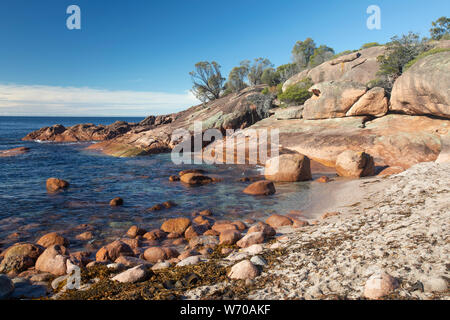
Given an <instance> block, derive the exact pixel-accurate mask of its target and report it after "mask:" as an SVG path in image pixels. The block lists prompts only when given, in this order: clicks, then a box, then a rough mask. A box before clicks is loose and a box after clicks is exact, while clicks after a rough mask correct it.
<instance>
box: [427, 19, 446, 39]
mask: <svg viewBox="0 0 450 320" xmlns="http://www.w3.org/2000/svg"><path fill="white" fill-rule="evenodd" d="M431 25H432V26H433V27H432V28H431V29H430V34H431V38H432V39H433V40H440V39H442V37H444V36H446V35H448V34H450V18H447V17H440V18H439V19H437V20H436V21H433V22H432V23H431Z"/></svg>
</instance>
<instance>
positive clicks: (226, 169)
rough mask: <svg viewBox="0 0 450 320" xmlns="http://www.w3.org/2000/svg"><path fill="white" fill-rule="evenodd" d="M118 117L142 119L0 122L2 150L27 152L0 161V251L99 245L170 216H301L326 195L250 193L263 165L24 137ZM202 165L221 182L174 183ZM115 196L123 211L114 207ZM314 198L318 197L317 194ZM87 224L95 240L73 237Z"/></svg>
mask: <svg viewBox="0 0 450 320" xmlns="http://www.w3.org/2000/svg"><path fill="white" fill-rule="evenodd" d="M117 120H124V121H127V122H139V121H141V120H143V118H124V117H121V118H98V117H96V118H88V117H85V118H80V117H77V118H75V117H0V150H5V149H11V148H16V147H29V148H30V152H28V153H26V154H24V155H19V156H14V157H3V158H2V157H0V248H4V247H7V246H9V245H11V244H12V243H16V242H19V241H31V242H34V241H36V240H37V239H38V238H39V237H40V236H42V235H43V234H45V233H48V232H60V233H62V234H64V235H65V236H66V237H67V238H69V239H70V242H71V244H70V247H71V248H75V249H83V248H84V249H86V248H87V247H88V248H91V249H92V248H96V247H99V246H101V245H102V244H104V243H107V242H109V241H112V240H114V239H117V238H120V237H121V236H123V235H124V234H125V233H126V231H127V229H128V228H129V227H130V226H132V225H139V226H140V227H142V228H144V229H147V230H152V229H155V228H159V227H160V226H161V224H162V222H164V220H166V219H168V218H173V217H180V216H185V217H192V215H193V213H194V212H196V211H200V210H204V209H210V210H211V211H212V212H213V216H214V218H215V219H218V220H244V219H254V220H264V219H265V218H266V217H267V216H269V215H271V214H273V213H278V214H287V213H289V212H292V211H299V210H303V209H305V208H307V207H308V206H309V205H310V204H311V201H312V200H311V199H312V198H314V197H313V196H314V194H315V195H317V194H318V193H319V192H321V191H320V190H319V189H318V188H320V187H321V186H318V184H317V183H316V184H314V183H312V182H299V183H285V184H283V183H281V184H276V189H277V193H276V194H275V195H273V196H270V197H254V196H249V195H246V194H244V193H243V192H242V190H243V189H244V188H245V187H246V185H248V184H249V183H248V182H247V183H245V182H241V181H239V178H241V177H244V176H255V175H258V174H260V171H261V168H257V167H256V168H255V167H249V166H239V165H206V164H204V165H191V164H183V165H175V164H174V163H173V162H172V161H171V157H170V153H167V154H159V155H150V156H141V157H135V158H116V157H111V156H106V155H103V154H100V153H98V152H96V151H90V150H86V147H88V146H89V145H90V144H91V143H93V142H80V143H54V142H30V141H22V140H21V139H22V138H23V137H24V136H25V135H27V134H28V133H30V132H32V131H34V130H37V129H40V128H42V127H46V126H51V125H54V124H62V125H64V126H66V127H68V126H71V125H75V124H78V123H94V124H97V125H98V124H104V125H107V124H111V123H113V122H115V121H117ZM192 168H201V169H204V170H206V171H207V172H208V175H211V176H214V177H217V178H220V179H222V181H221V182H217V183H212V184H208V185H204V186H200V187H188V186H185V185H183V184H182V183H180V182H169V180H168V178H169V176H171V175H176V174H178V172H179V171H180V170H184V169H192ZM50 177H58V178H61V179H64V180H67V181H68V182H69V183H70V188H69V189H68V190H67V191H64V192H60V193H57V194H49V193H47V191H46V186H45V183H46V180H47V179H48V178H50ZM115 197H121V198H123V199H124V205H123V206H121V207H111V206H109V201H110V200H111V199H113V198H115ZM315 198H317V197H315ZM169 200H171V201H173V202H175V203H176V204H177V206H175V207H172V208H170V209H164V210H160V211H148V210H147V209H148V208H150V207H152V206H153V205H155V204H159V203H162V202H165V201H169ZM82 225H89V226H90V228H92V230H94V231H95V232H94V235H95V237H94V239H92V240H91V241H89V243H86V241H84V242H83V241H78V240H76V237H75V236H76V235H77V234H79V233H80V230H82V229H83V228H82V227H80V226H82Z"/></svg>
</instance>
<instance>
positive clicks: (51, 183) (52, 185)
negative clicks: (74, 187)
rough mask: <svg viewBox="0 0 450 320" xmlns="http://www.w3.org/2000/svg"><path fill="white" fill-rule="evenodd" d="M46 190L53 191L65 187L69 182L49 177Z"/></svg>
mask: <svg viewBox="0 0 450 320" xmlns="http://www.w3.org/2000/svg"><path fill="white" fill-rule="evenodd" d="M46 186H47V191H48V192H51V193H54V192H57V191H60V190H64V189H67V188H68V187H69V183H68V182H67V181H65V180H62V179H58V178H49V179H47V183H46Z"/></svg>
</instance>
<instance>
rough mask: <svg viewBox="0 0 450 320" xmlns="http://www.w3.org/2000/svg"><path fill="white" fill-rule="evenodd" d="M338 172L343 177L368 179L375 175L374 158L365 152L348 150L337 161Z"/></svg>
mask: <svg viewBox="0 0 450 320" xmlns="http://www.w3.org/2000/svg"><path fill="white" fill-rule="evenodd" d="M336 172H337V173H338V175H340V176H342V177H353V178H359V177H367V176H373V175H374V174H375V165H374V161H373V158H372V156H370V155H369V154H367V153H365V152H357V151H353V150H346V151H344V152H342V153H341V154H339V155H338V157H337V159H336Z"/></svg>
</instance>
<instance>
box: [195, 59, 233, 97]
mask: <svg viewBox="0 0 450 320" xmlns="http://www.w3.org/2000/svg"><path fill="white" fill-rule="evenodd" d="M189 74H190V76H191V79H192V82H193V86H192V92H193V93H194V95H195V96H196V97H197V98H198V99H199V100H200V101H202V102H206V101H210V100H215V99H218V98H219V97H220V93H221V92H222V89H223V83H224V81H225V78H223V77H222V74H221V73H220V65H219V64H218V63H217V62H215V61H212V62H208V61H201V62H198V63H196V64H195V70H194V71H192V72H190V73H189Z"/></svg>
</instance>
